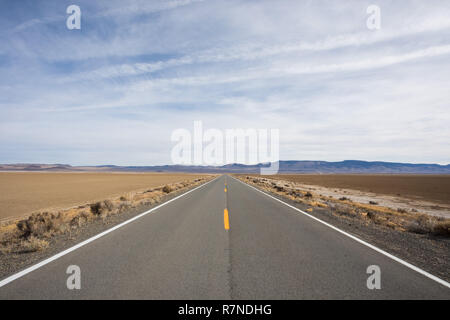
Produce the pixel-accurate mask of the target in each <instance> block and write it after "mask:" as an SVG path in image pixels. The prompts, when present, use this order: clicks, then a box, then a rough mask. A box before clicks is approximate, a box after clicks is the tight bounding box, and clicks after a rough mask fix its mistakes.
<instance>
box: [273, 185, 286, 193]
mask: <svg viewBox="0 0 450 320" xmlns="http://www.w3.org/2000/svg"><path fill="white" fill-rule="evenodd" d="M275 189H276V190H277V191H278V192H282V191H284V188H283V187H282V186H275Z"/></svg>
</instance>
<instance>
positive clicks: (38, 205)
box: [0, 172, 202, 220]
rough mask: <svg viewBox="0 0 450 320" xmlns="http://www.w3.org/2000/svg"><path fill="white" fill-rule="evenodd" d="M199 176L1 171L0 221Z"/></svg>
mask: <svg viewBox="0 0 450 320" xmlns="http://www.w3.org/2000/svg"><path fill="white" fill-rule="evenodd" d="M201 176H202V175H199V174H180V173H174V174H170V173H91V172H90V173H50V172H0V220H4V219H9V218H14V217H20V216H23V215H26V214H29V213H31V212H34V211H37V210H42V209H49V208H52V209H54V208H67V207H72V206H76V205H79V204H84V203H88V202H93V201H97V200H102V199H105V198H108V197H112V196H119V195H122V194H124V193H127V192H132V191H139V190H143V189H146V188H153V187H157V186H161V185H165V184H168V183H173V182H180V181H185V180H193V179H196V178H199V177H201Z"/></svg>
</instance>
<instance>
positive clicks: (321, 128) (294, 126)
mask: <svg viewBox="0 0 450 320" xmlns="http://www.w3.org/2000/svg"><path fill="white" fill-rule="evenodd" d="M71 4H76V5H78V6H79V7H80V8H81V13H82V16H81V30H68V29H67V28H66V19H67V17H68V15H67V14H66V8H67V7H68V6H69V5H71ZM370 4H377V5H378V6H379V7H380V8H381V29H380V30H376V31H374V30H369V29H368V28H367V27H366V19H367V17H368V15H367V13H366V9H367V7H368V6H369V5H370ZM449 17H450V2H449V1H447V0H443V1H401V2H400V1H376V2H375V1H360V0H355V1H316V0H315V1H284V0H280V1H276V2H275V1H264V0H262V1H251V0H248V1H238V0H226V1H218V0H217V1H216V0H205V1H200V0H197V1H193V0H177V1H175V0H171V1H128V2H127V3H125V1H114V0H108V1H95V3H94V1H76V0H75V1H74V0H72V1H63V0H57V1H5V0H1V1H0V43H1V46H0V74H1V77H0V110H1V117H0V150H1V151H0V163H16V162H35V163H69V164H73V165H84V164H92V165H94V164H117V165H153V164H166V163H170V151H171V148H172V147H173V143H172V142H171V141H170V136H171V132H173V130H175V129H177V128H186V129H190V130H192V127H193V122H194V121H195V120H201V121H203V126H204V127H205V128H219V129H227V128H279V129H280V158H281V159H286V160H287V159H299V160H300V159H301V160H304V159H310V160H329V161H339V160H344V159H362V160H384V161H402V162H415V163H421V162H427V163H429V162H436V163H442V164H447V163H450V142H449V141H450V125H449V123H450V90H449V88H450V18H449Z"/></svg>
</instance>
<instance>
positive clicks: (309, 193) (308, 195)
mask: <svg viewBox="0 0 450 320" xmlns="http://www.w3.org/2000/svg"><path fill="white" fill-rule="evenodd" d="M312 196H313V195H312V193H311V192H309V191H308V192H307V193H305V197H307V198H312Z"/></svg>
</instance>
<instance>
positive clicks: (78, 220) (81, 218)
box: [70, 211, 89, 228]
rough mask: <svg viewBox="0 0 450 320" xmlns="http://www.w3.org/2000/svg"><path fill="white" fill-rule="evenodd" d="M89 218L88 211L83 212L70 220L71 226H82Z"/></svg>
mask: <svg viewBox="0 0 450 320" xmlns="http://www.w3.org/2000/svg"><path fill="white" fill-rule="evenodd" d="M88 219H89V215H88V214H87V212H86V211H83V212H81V213H80V214H79V215H77V216H75V217H74V218H73V219H72V220H71V221H70V226H71V227H74V228H77V227H81V226H82V225H83V224H85V223H86V222H87V221H88Z"/></svg>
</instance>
